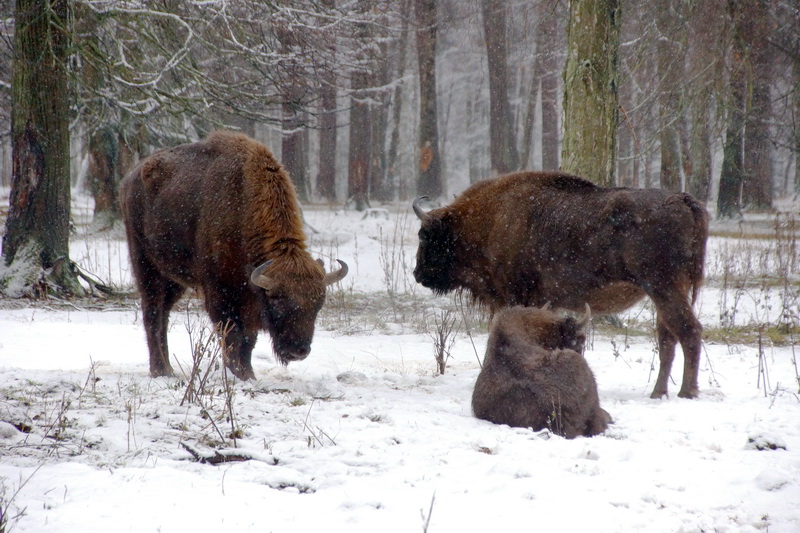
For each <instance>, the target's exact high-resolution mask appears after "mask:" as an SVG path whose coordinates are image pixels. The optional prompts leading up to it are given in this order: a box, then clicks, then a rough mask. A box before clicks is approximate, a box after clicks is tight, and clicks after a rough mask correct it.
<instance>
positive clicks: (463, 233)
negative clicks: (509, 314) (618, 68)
mask: <svg viewBox="0 0 800 533" xmlns="http://www.w3.org/2000/svg"><path fill="white" fill-rule="evenodd" d="M413 208H414V212H415V213H416V214H417V216H418V217H419V218H420V220H421V227H420V230H419V248H418V250H417V264H416V267H415V269H414V277H415V278H416V280H417V282H419V283H421V284H422V285H424V286H425V287H428V288H430V289H432V290H433V291H435V292H437V293H446V292H450V291H453V290H460V289H466V290H468V291H469V292H470V293H471V294H472V296H473V297H474V298H475V300H476V301H477V302H478V303H480V304H482V305H485V306H487V307H489V308H490V309H491V310H492V311H496V310H499V309H501V308H504V307H509V306H514V305H523V306H542V305H544V304H545V303H546V302H551V303H552V305H553V307H555V308H561V309H568V310H572V311H576V312H580V311H581V310H582V309H583V306H584V305H585V304H587V303H588V304H589V305H590V306H591V307H592V310H593V311H594V312H595V313H596V314H610V313H618V312H620V311H623V310H625V309H627V308H628V307H630V306H632V305H633V304H635V303H636V302H638V301H639V300H641V299H642V298H643V297H644V296H645V295H646V296H649V297H650V299H651V300H652V301H653V303H654V304H655V307H656V315H657V324H656V326H657V335H658V349H659V359H660V368H659V373H658V378H657V380H656V384H655V387H654V389H653V392H652V394H651V397H653V398H660V397H663V396H666V395H667V384H668V381H669V376H670V372H671V369H672V362H673V359H674V358H675V346H676V343H678V342H680V344H681V347H682V348H683V354H684V368H683V382H682V384H681V388H680V391H679V392H678V396H680V397H683V398H695V397H696V396H697V394H698V384H697V382H698V371H699V366H700V348H701V335H702V326H701V325H700V322H699V321H698V320H697V318H696V317H695V315H694V313H693V311H692V305H693V303H694V300H695V298H696V296H697V291H698V290H699V288H700V285H701V283H702V280H703V262H704V260H705V248H706V240H707V237H708V214H707V213H706V210H705V208H704V207H703V206H702V205H701V204H700V203H699V202H697V201H696V200H695V199H694V198H692V197H691V196H689V195H688V194H682V193H672V192H668V191H663V190H659V189H628V188H602V187H598V186H596V185H594V184H593V183H591V182H589V181H586V180H584V179H581V178H578V177H575V176H569V175H565V174H560V173H539V172H519V173H515V174H509V175H506V176H501V177H499V178H496V179H493V180H488V181H484V182H481V183H477V184H475V185H473V186H472V187H470V188H469V189H467V190H466V191H464V193H462V194H461V195H460V196H459V197H458V198H456V200H455V201H454V202H453V203H452V204H451V205H449V206H446V207H441V208H438V209H434V210H432V211H430V212H427V213H426V212H424V211H423V210H422V209H421V208H420V206H419V204H418V201H415V202H414V205H413Z"/></svg>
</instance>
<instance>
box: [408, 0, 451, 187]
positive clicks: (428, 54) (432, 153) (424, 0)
mask: <svg viewBox="0 0 800 533" xmlns="http://www.w3.org/2000/svg"><path fill="white" fill-rule="evenodd" d="M414 11H415V14H416V22H417V61H418V65H419V93H420V95H419V96H420V105H419V177H418V179H417V194H420V195H424V196H428V197H430V198H439V197H440V196H442V195H443V194H444V187H443V183H442V177H441V162H440V153H439V126H438V123H437V122H438V112H437V101H436V34H437V20H436V0H414Z"/></svg>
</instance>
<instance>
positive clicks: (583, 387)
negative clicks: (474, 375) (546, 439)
mask: <svg viewBox="0 0 800 533" xmlns="http://www.w3.org/2000/svg"><path fill="white" fill-rule="evenodd" d="M588 323H589V311H588V309H587V313H586V315H585V316H584V319H583V320H581V321H580V322H577V321H576V320H575V319H573V318H565V317H561V316H559V315H557V314H556V313H554V312H552V311H548V310H546V309H537V308H533V307H512V308H509V309H503V310H501V311H499V312H498V313H496V314H495V316H494V318H493V320H492V326H491V329H490V332H489V342H488V345H487V347H486V356H485V358H484V360H483V368H482V369H481V372H480V374H479V375H478V380H477V381H476V382H475V390H474V391H473V393H472V411H473V413H474V414H475V416H476V417H478V418H481V419H483V420H488V421H490V422H494V423H495V424H508V425H509V426H513V427H530V428H533V429H534V430H537V431H538V430H540V429H544V428H548V429H550V430H551V431H553V432H554V433H556V434H558V435H561V436H563V437H566V438H568V439H572V438H574V437H578V436H584V437H591V436H593V435H597V434H598V433H602V432H603V431H605V429H606V428H607V427H608V424H609V422H610V421H611V417H610V416H609V414H608V413H607V412H606V411H605V410H604V409H602V408H601V407H600V400H599V398H598V396H597V383H595V380H594V374H592V371H591V370H590V369H589V365H588V364H587V363H586V360H585V359H584V358H583V356H582V355H581V354H580V353H579V352H582V351H583V343H584V340H585V338H586V333H585V328H586V326H587V324H588Z"/></svg>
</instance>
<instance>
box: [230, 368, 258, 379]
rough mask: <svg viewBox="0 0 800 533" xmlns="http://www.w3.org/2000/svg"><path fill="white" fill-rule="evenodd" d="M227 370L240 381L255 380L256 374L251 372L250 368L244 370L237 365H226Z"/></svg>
mask: <svg viewBox="0 0 800 533" xmlns="http://www.w3.org/2000/svg"><path fill="white" fill-rule="evenodd" d="M228 370H230V371H231V373H232V374H233V375H234V376H236V377H237V378H239V379H241V380H242V381H248V380H251V379H256V374H255V372H253V368H252V367H247V368H244V367H241V366H238V365H228Z"/></svg>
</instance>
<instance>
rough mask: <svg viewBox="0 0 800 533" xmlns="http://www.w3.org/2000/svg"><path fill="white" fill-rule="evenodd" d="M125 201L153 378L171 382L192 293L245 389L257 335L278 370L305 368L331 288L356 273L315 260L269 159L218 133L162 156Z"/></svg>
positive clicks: (146, 163)
mask: <svg viewBox="0 0 800 533" xmlns="http://www.w3.org/2000/svg"><path fill="white" fill-rule="evenodd" d="M120 201H121V204H122V211H123V214H124V217H125V229H126V232H127V236H128V246H129V248H130V257H131V263H132V265H133V274H134V277H135V278H136V284H137V286H138V288H139V292H140V293H141V298H142V314H143V317H144V327H145V332H146V333H147V345H148V348H149V350H150V374H151V375H153V376H164V375H171V374H172V373H173V370H172V367H171V366H170V363H169V352H168V349H167V325H168V321H169V312H170V309H171V308H172V306H173V305H174V304H175V302H176V301H177V300H178V299H179V298H180V297H181V295H182V294H183V293H184V291H185V290H186V288H187V287H197V288H199V289H201V290H202V292H203V295H204V297H205V307H206V311H208V314H209V315H210V316H211V319H212V320H213V321H214V322H215V323H216V324H217V325H218V327H219V331H224V332H225V334H224V338H223V345H224V348H225V357H226V364H227V366H228V367H229V368H230V369H231V370H232V371H233V373H234V374H235V375H236V376H237V377H239V378H241V379H249V378H252V377H254V374H253V367H252V365H251V362H250V358H251V355H252V352H253V346H254V345H255V342H256V336H257V334H258V330H259V329H262V330H266V331H268V332H269V333H270V335H271V336H272V346H273V349H274V351H275V353H276V355H277V357H278V360H279V361H280V362H281V363H283V364H288V363H289V362H290V361H297V360H302V359H305V358H306V356H307V355H308V353H309V351H310V349H311V339H312V337H313V335H314V322H315V320H316V317H317V313H318V312H319V310H320V308H321V307H322V304H323V302H324V301H325V287H326V285H329V284H331V283H334V282H336V281H339V280H341V279H342V278H343V277H344V276H345V275H346V274H347V265H346V264H345V263H344V262H342V261H339V263H340V264H341V268H340V269H339V270H338V271H336V272H334V273H330V274H326V273H325V271H324V270H323V268H322V266H321V265H320V263H318V262H317V261H314V260H313V259H312V258H311V255H310V254H309V253H308V251H307V250H306V244H305V235H304V233H303V230H302V219H301V213H300V206H299V203H298V201H297V196H296V193H295V189H294V186H293V185H292V182H291V181H290V180H289V177H288V176H287V174H286V172H285V171H284V170H283V168H282V167H281V165H280V164H279V163H278V162H277V161H276V160H275V158H274V157H273V156H272V153H270V151H269V150H268V149H267V148H266V147H264V146H263V145H261V144H259V143H258V142H256V141H254V140H252V139H250V138H249V137H246V136H244V135H239V134H235V133H230V132H216V133H213V134H211V135H210V136H209V137H208V138H207V139H206V140H205V141H202V142H197V143H191V144H184V145H180V146H176V147H174V148H170V149H166V150H160V151H158V152H156V153H154V154H153V155H151V156H150V157H148V158H146V159H144V160H143V161H141V162H140V163H139V164H138V165H137V166H136V167H135V168H134V169H133V170H131V172H130V173H129V174H128V175H127V176H126V177H125V179H124V180H123V182H122V186H121V193H120Z"/></svg>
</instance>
